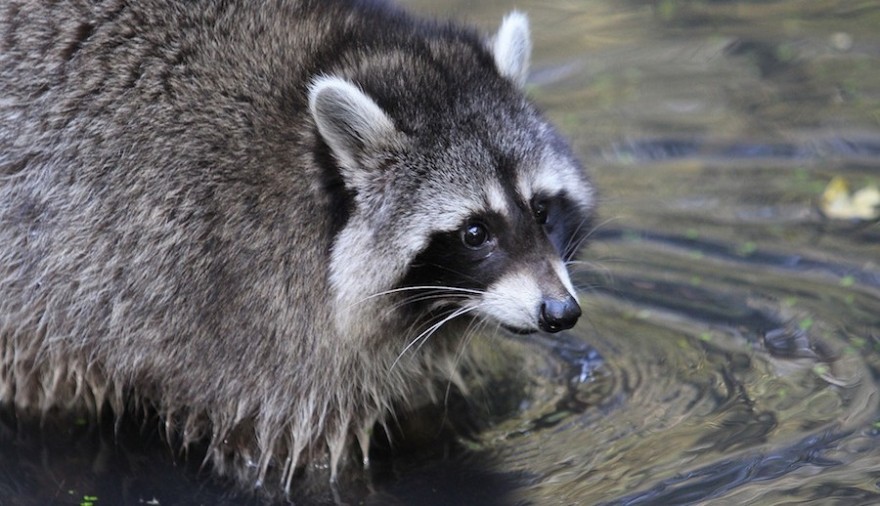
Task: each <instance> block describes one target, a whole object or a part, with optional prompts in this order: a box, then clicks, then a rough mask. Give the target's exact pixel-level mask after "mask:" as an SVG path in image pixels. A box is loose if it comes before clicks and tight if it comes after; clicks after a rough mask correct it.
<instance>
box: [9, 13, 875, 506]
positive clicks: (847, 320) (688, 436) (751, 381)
mask: <svg viewBox="0 0 880 506" xmlns="http://www.w3.org/2000/svg"><path fill="white" fill-rule="evenodd" d="M406 4H407V5H409V6H410V7H412V8H413V9H414V10H416V11H418V12H423V13H433V14H436V15H439V16H442V17H455V18H458V19H463V20H466V21H471V22H474V23H477V24H479V25H481V26H484V27H486V28H490V27H494V26H495V25H496V24H497V22H498V20H500V18H501V16H502V15H503V14H504V13H505V12H506V11H507V10H509V9H511V8H512V7H514V5H513V3H510V2H481V3H479V5H472V4H471V3H470V2H463V1H450V2H444V3H442V4H440V5H438V4H437V3H435V2H430V1H428V0H409V1H407V2H406ZM878 4H880V2H877V1H858V0H839V1H830V0H828V1H826V0H788V1H770V2H768V1H760V2H759V1H754V2H734V1H722V0H714V1H709V0H704V1H698V0H693V1H685V0H663V1H660V2H649V1H636V0H629V1H612V0H566V1H554V2H538V1H519V2H516V4H515V7H516V8H519V9H522V10H525V11H527V12H528V13H529V14H530V17H531V20H532V25H533V32H534V39H535V53H534V66H533V72H532V78H531V80H530V83H531V84H530V86H531V90H530V93H531V94H532V96H533V97H534V98H535V99H536V100H537V101H538V102H539V103H540V104H541V105H542V106H543V107H544V108H545V109H546V111H547V114H548V115H549V116H550V117H551V118H553V119H554V120H555V121H556V122H557V123H558V124H559V125H560V126H561V128H562V129H563V130H564V131H565V132H566V133H567V134H568V135H569V136H570V137H571V138H572V139H573V144H574V146H575V149H576V151H578V152H579V153H580V154H581V155H582V158H583V159H584V160H585V162H587V164H588V165H589V166H591V167H592V169H593V171H594V174H595V177H596V182H597V185H598V186H599V188H600V191H601V193H602V198H603V202H602V206H601V213H602V216H603V219H602V220H600V223H601V225H600V226H599V227H598V228H597V230H596V231H595V233H594V242H593V243H592V246H591V248H590V250H589V251H588V253H587V255H586V257H585V258H584V260H585V262H584V264H582V265H579V266H578V268H577V271H578V272H577V275H576V278H577V281H578V283H579V284H580V285H581V286H582V287H583V288H584V290H585V291H584V296H583V300H582V302H583V303H584V306H585V308H586V312H587V317H586V318H585V319H584V321H582V323H581V324H580V325H579V326H578V327H577V328H576V329H575V331H574V332H572V333H569V334H568V335H567V336H563V337H562V338H560V339H558V340H547V341H541V340H533V341H529V342H519V343H517V342H505V343H504V347H505V348H509V349H506V350H504V352H503V355H504V356H505V357H506V359H507V362H506V363H503V364H504V365H496V367H495V369H497V370H498V375H499V376H498V378H495V379H494V380H493V381H490V382H489V383H488V385H487V386H486V387H484V388H483V389H482V394H477V398H478V399H482V400H480V401H478V402H477V407H476V408H473V407H472V408H470V410H471V411H476V413H474V414H473V416H474V418H476V419H480V420H483V423H480V424H477V430H472V431H470V432H469V434H470V435H468V436H461V435H458V436H452V437H449V436H447V437H444V438H441V439H440V440H439V441H443V442H442V443H440V442H437V440H429V441H428V442H427V443H425V442H424V441H422V442H421V443H425V444H422V445H419V444H414V445H413V446H416V447H419V446H421V447H422V448H421V449H420V450H419V451H416V452H409V453H408V452H405V451H402V450H401V449H395V450H394V451H393V452H392V451H391V450H389V449H384V450H383V449H381V448H380V449H378V450H377V451H378V452H379V453H380V455H378V457H379V458H377V459H375V460H376V461H378V462H379V465H378V468H377V469H374V470H373V471H372V475H371V480H370V479H368V478H367V477H365V478H364V481H369V483H364V482H360V481H356V482H355V483H352V484H346V485H344V486H342V487H341V489H340V490H335V491H326V492H322V493H319V494H317V496H314V497H310V500H309V502H312V501H314V502H321V503H331V504H332V503H333V502H348V503H351V504H359V503H360V504H416V503H417V504H493V503H494V504H511V503H523V504H628V505H629V504H664V505H666V504H690V503H700V502H705V501H710V502H711V503H713V504H793V503H803V502H809V501H814V502H816V503H821V504H847V505H850V504H876V503H880V399H878V395H877V392H878V384H880V225H878V223H877V221H876V220H875V221H871V220H870V219H869V220H862V221H858V220H849V219H840V217H845V216H846V213H845V212H844V213H842V214H837V215H836V216H838V218H827V217H825V215H824V214H823V211H825V212H828V209H827V207H823V206H824V204H825V203H824V202H823V200H822V194H823V190H825V189H826V187H827V186H828V184H829V183H830V182H831V181H832V178H833V177H834V176H841V177H843V178H844V180H845V181H846V182H847V183H848V184H849V186H850V188H851V190H857V189H860V188H865V187H868V188H870V186H871V185H875V186H876V185H878V184H880V31H878V30H877V27H880V5H878ZM495 342H497V341H495ZM493 343H494V342H493ZM496 359H498V357H496ZM498 361H499V362H501V361H500V359H498ZM441 411H442V414H443V416H444V417H445V415H447V414H449V415H450V416H454V415H455V412H456V411H458V409H457V406H456V405H455V403H454V402H453V401H449V403H448V405H447V406H446V407H444V408H443V409H442V410H441ZM428 418H430V417H428ZM487 420H488V423H486V421H487ZM15 425H16V423H15V421H14V420H13V419H5V420H3V423H2V424H0V429H2V430H0V504H46V503H58V504H83V503H87V502H92V503H94V504H96V505H103V504H122V503H126V504H161V505H168V504H216V503H223V502H228V503H233V502H234V503H236V504H240V503H242V501H244V502H248V501H247V500H243V499H241V498H227V497H226V496H225V495H224V492H223V487H222V486H217V485H215V484H212V483H210V482H206V481H204V480H203V479H201V478H198V477H196V473H195V471H193V470H191V469H190V470H185V469H183V468H182V467H184V466H183V465H182V464H180V463H179V462H180V459H174V458H172V456H171V452H170V450H168V449H167V446H164V443H161V442H160V440H159V439H158V437H157V436H155V435H154V434H153V433H152V432H151V431H150V430H147V429H143V430H141V429H139V428H138V427H134V428H123V430H122V437H120V438H117V439H113V438H110V439H109V440H108V439H107V438H106V437H104V436H102V432H107V431H106V430H104V431H102V430H100V429H96V428H89V427H87V426H80V425H76V424H68V425H66V426H65V425H63V424H62V427H67V428H66V429H63V430H59V431H55V430H50V431H48V432H49V433H48V434H46V433H45V432H44V433H39V431H35V430H31V429H28V428H24V429H22V428H20V427H18V428H16V427H14V426H15ZM9 427H12V428H14V429H16V430H9V429H8V428H9ZM148 428H149V427H148ZM3 431H5V432H3ZM110 432H111V433H112V430H111V431H110ZM425 432H427V433H428V434H433V433H434V432H432V430H431V429H428V430H427V431H425ZM143 434H146V436H144V435H143ZM428 439H430V438H428ZM69 441H74V442H75V444H74V445H72V446H71V445H70V444H69V443H67V444H66V443H65V442H69ZM425 447H427V448H429V450H428V451H426V450H425V449H424V448H425ZM383 452H384V454H383ZM392 453H393V454H394V455H395V457H394V458H390V457H389V458H385V459H383V458H382V457H383V455H384V456H385V457H388V456H389V455H391V454H392ZM175 462H178V464H175ZM177 466H181V467H177ZM196 467H197V465H196ZM92 499H95V500H92Z"/></svg>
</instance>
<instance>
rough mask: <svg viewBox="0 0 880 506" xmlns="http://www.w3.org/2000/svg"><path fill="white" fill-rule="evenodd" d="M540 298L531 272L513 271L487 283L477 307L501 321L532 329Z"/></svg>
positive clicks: (534, 327)
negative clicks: (489, 283) (489, 284)
mask: <svg viewBox="0 0 880 506" xmlns="http://www.w3.org/2000/svg"><path fill="white" fill-rule="evenodd" d="M542 300H543V297H542V295H541V287H540V286H538V283H537V282H536V281H535V278H534V276H532V275H530V274H529V273H527V272H513V273H510V274H506V275H504V276H502V277H501V279H499V280H498V281H497V282H495V283H493V284H492V285H491V286H489V288H488V289H487V290H486V294H485V295H483V297H482V299H481V300H480V302H479V303H478V305H479V307H478V309H477V311H478V312H479V313H481V314H482V315H483V316H488V317H489V318H492V319H493V320H496V321H498V322H499V323H502V324H504V325H508V326H511V327H516V328H518V329H522V330H536V329H537V328H538V313H539V311H540V309H541V301H542Z"/></svg>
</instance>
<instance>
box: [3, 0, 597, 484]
mask: <svg viewBox="0 0 880 506" xmlns="http://www.w3.org/2000/svg"><path fill="white" fill-rule="evenodd" d="M0 8H2V14H0V45H2V49H0V399H2V402H3V403H5V404H7V405H11V406H14V408H15V409H17V410H19V411H20V412H31V413H37V414H40V413H46V412H49V411H53V410H88V411H91V412H100V411H101V410H102V409H111V410H112V411H113V412H114V413H117V414H119V413H123V412H125V411H126V410H127V409H131V408H132V407H138V406H141V407H143V406H146V407H149V408H151V409H154V410H155V411H156V412H157V413H158V414H159V416H160V417H161V419H162V420H163V421H164V424H165V427H166V429H167V431H168V435H169V437H170V438H174V437H176V438H178V439H177V440H180V441H182V442H183V444H184V445H186V444H190V443H192V442H195V441H206V442H207V444H208V445H209V457H208V458H209V460H210V462H211V464H212V467H213V468H214V469H215V470H216V472H218V473H219V474H222V475H226V476H231V477H233V478H234V479H235V480H237V481H238V482H239V483H240V484H243V485H245V486H248V487H263V488H276V489H281V490H289V489H290V488H291V486H292V483H294V479H293V477H294V475H297V476H298V475H299V474H300V473H301V472H305V471H302V470H306V471H307V470H309V469H310V468H312V467H316V466H314V464H315V463H326V464H327V465H328V466H329V469H330V470H331V471H330V474H331V479H335V478H336V476H337V475H338V472H339V470H340V469H343V468H345V467H346V465H347V463H349V462H353V461H356V459H355V458H352V456H353V455H357V454H358V451H360V453H361V456H362V457H364V458H365V457H366V456H367V455H368V453H369V443H368V440H369V437H368V434H369V433H370V431H371V429H372V427H373V426H374V425H375V424H377V423H382V422H383V421H384V420H385V419H386V418H387V417H388V416H389V414H390V413H391V412H392V409H394V408H395V407H398V409H405V408H406V406H407V404H408V402H415V401H413V399H417V398H419V396H420V392H429V391H430V389H431V388H433V387H432V385H434V384H435V383H436V382H437V380H438V379H439V380H444V379H445V380H446V381H448V378H453V379H454V377H455V375H456V372H455V364H456V361H457V359H456V354H457V353H458V352H459V350H460V349H461V346H462V339H463V338H464V336H466V334H467V332H468V331H469V329H471V326H472V325H473V324H475V323H477V324H483V325H484V326H485V325H488V326H489V327H499V328H500V329H501V332H503V333H510V334H514V335H518V334H529V333H534V332H551V333H552V332H558V331H561V330H564V329H568V328H571V327H572V326H573V325H574V324H575V323H576V321H577V320H578V318H579V316H580V315H581V308H580V306H579V304H578V301H577V299H576V296H575V290H574V287H573V286H572V283H571V281H570V278H569V274H568V272H567V270H566V263H567V262H568V261H570V260H571V259H573V258H574V257H575V256H576V255H577V254H578V252H579V250H580V249H581V247H582V246H583V243H584V239H585V238H586V236H587V233H588V231H589V229H590V225H589V224H590V221H591V218H592V216H593V213H594V207H595V200H596V199H595V196H594V188H593V185H592V184H591V182H590V180H589V178H588V176H587V175H586V174H585V171H584V170H583V168H582V167H581V165H580V164H579V162H578V161H577V160H576V158H575V157H574V156H573V154H572V152H571V150H570V148H569V147H568V146H567V144H566V143H565V141H563V140H562V138H561V137H560V136H559V134H557V132H556V130H555V129H554V128H553V127H552V126H551V125H550V124H549V123H548V122H547V121H546V120H545V119H544V118H543V117H542V116H541V114H540V113H539V111H538V110H537V109H536V108H535V106H533V105H532V104H531V103H530V102H529V101H528V100H527V99H526V98H525V97H524V94H523V86H524V83H525V81H526V77H527V74H528V66H529V55H530V50H531V44H530V38H529V28H528V20H527V18H526V16H525V15H523V14H521V13H518V12H514V13H511V14H510V15H508V16H507V17H505V18H504V19H503V21H502V23H501V25H500V28H499V30H498V32H497V33H496V34H494V35H493V36H485V35H483V34H481V33H479V32H478V31H476V30H474V29H471V28H467V27H461V26H458V25H455V24H450V23H444V22H435V21H426V20H419V19H416V18H414V17H411V16H410V15H409V14H407V13H405V12H403V11H402V10H400V9H399V8H398V7H395V6H393V5H389V4H386V3H382V2H365V1H346V0H275V1H270V2H251V1H247V0H238V1H236V0H227V1H219V0H218V1H213V0H202V1H195V2H175V1H172V0H138V1H136V2H135V1H129V0H106V1H102V2H86V1H76V0H59V1H57V2H36V1H19V0H8V1H6V2H4V4H3V5H2V7H0ZM358 448H360V450H358Z"/></svg>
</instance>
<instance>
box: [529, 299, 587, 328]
mask: <svg viewBox="0 0 880 506" xmlns="http://www.w3.org/2000/svg"><path fill="white" fill-rule="evenodd" d="M580 316H581V307H580V306H579V305H578V303H577V301H576V300H575V299H574V297H572V296H570V295H569V296H568V297H566V298H564V299H562V300H559V299H544V302H543V303H542V304H541V318H540V319H539V320H538V325H540V327H541V330H543V331H545V332H559V331H560V330H565V329H570V328H572V327H574V324H575V323H577V321H578V318H580Z"/></svg>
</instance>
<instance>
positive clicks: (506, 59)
mask: <svg viewBox="0 0 880 506" xmlns="http://www.w3.org/2000/svg"><path fill="white" fill-rule="evenodd" d="M492 54H493V55H494V56H495V66H496V67H498V71H499V72H500V73H501V75H502V76H504V77H506V78H508V79H510V80H511V81H513V82H514V83H515V84H516V85H517V86H519V87H522V86H523V85H524V84H525V83H526V77H528V73H529V59H530V58H531V54H532V41H531V37H530V35H529V18H528V17H526V15H525V14H523V13H522V12H519V11H513V12H511V13H510V14H508V15H507V16H505V17H504V20H502V21H501V27H500V28H499V29H498V33H497V34H496V35H495V37H494V38H493V39H492Z"/></svg>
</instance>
